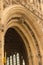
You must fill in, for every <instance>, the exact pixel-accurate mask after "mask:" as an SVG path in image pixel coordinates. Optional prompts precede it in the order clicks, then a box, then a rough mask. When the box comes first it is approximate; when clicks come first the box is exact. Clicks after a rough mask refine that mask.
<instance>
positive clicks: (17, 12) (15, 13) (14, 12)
mask: <svg viewBox="0 0 43 65" xmlns="http://www.w3.org/2000/svg"><path fill="white" fill-rule="evenodd" d="M2 23H3V24H4V33H3V35H5V32H6V31H7V29H8V28H10V27H14V28H15V29H16V30H18V32H19V34H21V35H22V33H23V34H24V36H25V37H26V39H27V41H28V43H29V41H30V44H29V45H30V50H29V51H31V52H30V56H31V57H29V58H32V60H30V62H31V63H30V65H34V64H36V62H37V65H40V64H41V65H42V58H41V54H42V52H41V50H42V48H41V44H40V43H41V41H39V38H38V37H40V36H39V34H38V31H39V29H38V28H37V27H38V24H37V23H36V19H35V16H34V15H33V14H32V13H31V12H30V11H28V10H27V9H26V8H25V7H23V6H21V5H15V6H11V7H9V8H7V9H6V10H4V12H3V16H2ZM36 25H37V26H36ZM19 29H20V31H21V32H22V33H21V32H20V31H19ZM37 30H38V31H37ZM29 32H30V33H29ZM29 35H30V38H29ZM22 37H23V36H22ZM23 39H24V38H23ZM29 39H30V40H29ZM31 39H33V41H32V40H31ZM24 40H25V39H24ZM3 41H4V36H3ZM3 43H4V42H3ZM26 43H27V42H26ZM31 44H34V45H35V46H34V48H36V50H35V51H36V52H35V53H36V55H32V54H33V50H34V48H33V49H32V47H33V46H31ZM26 45H27V44H26ZM27 48H28V46H27ZM29 51H28V52H29ZM3 53H4V51H3ZM31 53H32V54H31ZM28 54H29V53H28ZM35 58H36V61H35Z"/></svg>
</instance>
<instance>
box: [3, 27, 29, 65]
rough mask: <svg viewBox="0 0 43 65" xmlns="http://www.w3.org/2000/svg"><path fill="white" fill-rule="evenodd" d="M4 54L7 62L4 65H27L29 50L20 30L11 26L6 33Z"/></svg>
mask: <svg viewBox="0 0 43 65" xmlns="http://www.w3.org/2000/svg"><path fill="white" fill-rule="evenodd" d="M4 43H5V44H4V56H5V57H6V63H5V64H4V65H27V64H28V62H27V61H28V60H27V51H26V47H25V44H24V42H23V39H22V38H21V36H20V35H19V34H18V32H17V31H16V30H15V29H13V28H9V29H8V30H7V32H6V34H5V40H4Z"/></svg>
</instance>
